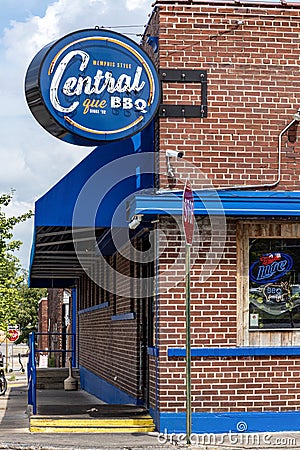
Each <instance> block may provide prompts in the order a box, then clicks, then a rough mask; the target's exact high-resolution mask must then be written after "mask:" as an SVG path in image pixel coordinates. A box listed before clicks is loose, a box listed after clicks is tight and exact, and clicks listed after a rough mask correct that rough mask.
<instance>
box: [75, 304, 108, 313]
mask: <svg viewBox="0 0 300 450" xmlns="http://www.w3.org/2000/svg"><path fill="white" fill-rule="evenodd" d="M108 307H109V302H104V303H99V305H94V306H90V308H85V309H81V310H80V311H78V314H86V313H89V312H93V311H98V309H105V308H108Z"/></svg>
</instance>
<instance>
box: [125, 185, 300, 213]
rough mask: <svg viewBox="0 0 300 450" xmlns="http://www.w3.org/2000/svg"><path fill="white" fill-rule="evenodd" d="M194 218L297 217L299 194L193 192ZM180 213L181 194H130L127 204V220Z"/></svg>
mask: <svg viewBox="0 0 300 450" xmlns="http://www.w3.org/2000/svg"><path fill="white" fill-rule="evenodd" d="M194 213H195V215H200V216H203V215H204V216H207V215H208V214H210V215H211V214H216V215H218V214H222V215H223V214H225V215H228V216H247V217H256V216H263V217H266V216H269V217H272V216H276V217H286V216H292V217H299V216H300V192H286V191H284V192H283V191H282V192H281V191H276V192H274V191H250V190H249V191H241V190H220V191H217V190H216V191H194ZM135 214H144V215H150V216H156V215H168V214H170V215H180V214H182V192H181V191H179V192H168V193H164V194H160V193H158V194H153V195H140V194H137V195H134V197H133V199H132V201H131V203H130V205H129V215H130V217H132V216H134V215H135Z"/></svg>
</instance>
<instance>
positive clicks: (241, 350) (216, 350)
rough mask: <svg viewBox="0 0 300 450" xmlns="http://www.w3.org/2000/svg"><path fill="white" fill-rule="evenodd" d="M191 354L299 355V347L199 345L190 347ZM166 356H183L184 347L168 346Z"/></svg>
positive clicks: (215, 355) (208, 355) (207, 355)
mask: <svg viewBox="0 0 300 450" xmlns="http://www.w3.org/2000/svg"><path fill="white" fill-rule="evenodd" d="M191 352H192V356H194V357H195V356H200V357H227V356H299V355H300V347H200V348H192V349H191ZM168 357H170V358H172V357H185V348H170V347H169V348H168Z"/></svg>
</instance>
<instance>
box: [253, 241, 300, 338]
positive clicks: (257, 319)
mask: <svg viewBox="0 0 300 450" xmlns="http://www.w3.org/2000/svg"><path fill="white" fill-rule="evenodd" d="M249 328H250V329H258V330H259V329H280V328H281V329H285V328H300V239H275V238H273V239H271V238H269V239H260V238H258V239H250V242H249Z"/></svg>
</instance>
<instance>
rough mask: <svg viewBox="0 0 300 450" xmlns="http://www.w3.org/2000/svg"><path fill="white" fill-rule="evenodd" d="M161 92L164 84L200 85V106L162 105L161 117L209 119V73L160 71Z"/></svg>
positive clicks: (178, 70) (181, 70) (160, 108)
mask: <svg viewBox="0 0 300 450" xmlns="http://www.w3.org/2000/svg"><path fill="white" fill-rule="evenodd" d="M159 79H160V82H161V91H163V83H164V82H166V83H200V84H201V104H200V105H180V104H177V105H174V104H161V105H160V107H159V112H158V115H159V117H195V118H196V117H200V118H203V117H207V71H206V70H193V69H187V70H185V69H159Z"/></svg>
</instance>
